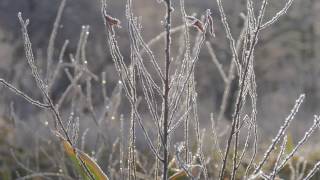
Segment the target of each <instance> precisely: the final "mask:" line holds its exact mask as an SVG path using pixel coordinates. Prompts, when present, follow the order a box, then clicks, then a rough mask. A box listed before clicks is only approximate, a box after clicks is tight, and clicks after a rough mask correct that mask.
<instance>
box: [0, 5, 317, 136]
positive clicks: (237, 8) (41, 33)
mask: <svg viewBox="0 0 320 180" xmlns="http://www.w3.org/2000/svg"><path fill="white" fill-rule="evenodd" d="M254 2H255V3H256V5H257V6H259V5H260V4H259V3H261V2H260V1H259V0H255V1H254ZM59 3H60V0H0V77H1V78H4V79H6V80H7V81H8V82H12V83H13V84H14V85H15V86H16V87H17V88H19V89H21V90H23V91H24V92H26V93H27V94H28V95H30V96H31V97H34V98H35V99H41V94H40V91H38V90H37V89H35V82H34V80H33V79H32V76H31V72H30V70H29V67H28V66H27V62H26V59H25V57H24V51H23V42H22V37H21V31H20V24H19V22H18V18H17V13H18V12H19V11H21V12H22V13H23V17H25V18H29V19H30V25H29V33H30V34H29V35H30V38H31V41H32V44H33V49H34V53H35V54H36V57H37V63H39V66H40V67H41V66H43V67H45V65H44V64H45V62H44V60H45V59H46V52H47V46H48V40H49V38H48V37H49V36H50V33H51V30H52V27H53V23H54V19H55V16H56V12H57V10H58V6H59ZM125 3H126V1H125V0H111V1H109V3H108V10H109V11H110V14H112V16H114V17H116V18H118V19H120V20H121V21H122V28H121V29H119V32H118V35H119V41H120V46H121V49H122V53H123V54H124V56H125V58H126V57H128V56H129V51H128V52H127V51H126V50H128V49H129V44H128V42H129V41H128V32H127V30H126V20H125ZM173 3H174V7H175V8H176V9H175V11H174V19H173V27H175V26H179V25H181V24H182V22H181V16H180V7H179V1H173ZM185 3H186V4H185V6H186V10H187V13H188V14H190V15H191V14H195V15H196V16H197V17H198V18H199V17H200V16H201V14H202V13H203V12H205V10H206V9H207V8H210V9H211V10H212V12H213V18H214V28H215V31H216V38H211V39H209V40H210V42H211V44H212V46H213V48H214V50H215V53H216V55H217V57H218V59H219V61H220V63H221V64H222V65H223V68H224V70H225V71H227V69H228V67H229V63H230V60H231V57H232V55H231V52H230V50H229V45H228V41H227V39H226V36H225V32H224V29H223V26H222V24H221V21H220V16H219V12H218V8H217V5H216V2H215V1H213V0H210V1H209V0H196V1H195V0H186V1H185ZM223 3H224V7H225V9H226V13H227V15H228V18H229V19H228V20H229V23H230V27H231V29H232V34H233V36H234V37H235V38H236V39H237V37H238V35H239V33H240V31H241V27H242V26H243V20H242V19H241V17H240V16H239V14H240V13H241V12H242V11H244V10H245V7H246V6H245V4H246V1H245V0H238V1H234V0H224V1H223ZM285 3H286V1H285V0H280V1H279V0H271V1H270V3H269V5H268V8H267V16H266V18H265V20H267V19H270V17H272V16H273V15H274V14H275V13H276V12H277V11H279V10H280V9H281V8H282V7H283V6H284V4H285ZM134 12H135V15H137V16H139V17H141V18H140V21H141V23H142V32H143V36H144V37H143V38H144V39H145V41H146V42H148V41H149V40H151V39H152V38H153V37H155V36H157V35H158V34H159V33H161V32H162V31H163V30H164V27H163V24H162V23H161V22H162V21H163V18H164V15H165V12H164V6H163V4H159V3H158V1H157V0H134ZM83 25H89V26H90V35H89V40H88V45H87V56H88V66H89V69H90V70H91V71H92V72H94V73H96V74H97V75H99V74H101V72H102V71H106V74H107V82H108V89H109V92H111V91H112V89H113V88H114V87H115V84H116V82H117V81H118V76H117V73H116V72H115V68H114V66H113V63H112V60H111V58H110V54H109V51H108V47H107V43H106V38H105V34H104V27H103V22H102V19H101V17H100V2H99V0H67V4H66V8H65V11H64V12H63V17H62V21H61V25H60V28H59V31H58V35H57V40H56V46H55V48H56V51H55V57H58V53H59V50H60V49H61V47H62V44H63V42H64V41H65V40H66V39H69V40H70V45H69V46H68V48H67V53H66V54H68V53H70V52H74V51H75V49H76V46H77V43H78V39H79V36H80V31H81V27H82V26H83ZM192 31H193V34H195V33H196V30H195V29H193V30H192ZM177 45H178V36H177V38H174V44H173V46H174V48H173V50H172V51H173V53H177V51H178V46H177ZM151 49H152V50H154V51H155V55H156V57H157V59H159V61H162V60H163V59H164V58H163V56H162V55H161V54H163V51H164V48H163V41H159V42H157V43H156V44H154V45H153V46H152V47H151ZM319 50H320V1H317V0H295V1H294V3H293V5H292V7H291V8H290V9H289V11H288V14H287V15H285V16H283V17H282V18H281V19H280V21H279V22H277V23H276V24H273V25H272V26H271V27H268V28H267V29H265V30H263V31H262V32H261V37H260V41H259V44H258V46H257V50H256V54H255V73H256V80H257V87H258V104H257V106H258V123H259V128H260V130H261V132H260V133H261V134H263V135H266V136H263V137H272V135H274V133H275V132H276V131H277V130H278V127H279V126H280V125H281V124H282V123H283V121H284V120H285V118H286V116H287V115H288V114H289V112H290V109H291V108H292V107H293V105H294V103H295V100H296V99H297V98H298V97H299V95H300V94H301V93H305V94H306V100H305V102H304V103H303V105H302V107H301V109H300V111H299V113H298V115H297V116H296V121H295V122H294V124H293V126H292V128H291V130H290V131H291V133H292V134H294V135H301V133H303V132H304V131H305V129H306V128H307V127H309V125H310V124H311V123H312V118H313V115H314V114H317V113H319V110H320V108H319V107H320V106H319V105H320V78H319V77H320V76H319V75H320V59H319V58H320V51H319ZM66 59H67V58H66ZM57 61H58V60H57V58H55V59H54V62H55V63H56V62H57ZM196 81H197V90H198V95H199V102H198V104H199V108H198V109H199V117H200V121H201V122H200V123H201V126H203V127H205V126H206V125H207V124H208V123H209V117H210V113H211V112H213V114H214V115H215V116H216V115H217V113H218V111H219V107H220V103H221V98H222V94H223V91H224V84H223V80H222V78H221V76H220V75H219V72H218V69H217V68H216V66H215V64H214V63H213V62H212V59H211V57H210V56H209V54H208V50H207V48H206V47H205V46H204V47H203V48H202V50H201V55H200V60H199V63H198V64H197V66H196ZM68 83H69V81H68V79H67V78H66V77H65V76H63V75H61V77H60V78H59V83H56V84H55V85H54V91H53V95H52V96H53V99H54V98H56V97H59V96H60V95H61V93H62V92H63V91H64V89H65V88H66V87H67V85H68ZM0 94H1V95H0V116H1V117H2V118H3V119H5V117H7V116H8V113H9V112H10V104H11V105H12V106H14V108H15V111H16V115H17V116H18V117H19V118H20V119H21V120H23V121H26V122H30V123H31V122H32V123H34V124H35V127H38V126H39V123H38V122H41V121H42V120H43V118H44V115H43V110H40V109H39V108H36V107H34V106H32V105H30V104H28V102H26V101H25V100H23V99H22V98H20V97H18V96H16V95H14V94H13V93H11V92H10V91H9V90H8V89H6V88H3V87H0ZM93 94H94V96H93V101H94V104H95V105H97V106H98V105H99V104H101V103H102V102H100V96H99V95H96V96H95V93H93ZM235 95H236V85H234V86H233V88H232V91H231V97H230V98H229V100H228V101H229V104H232V102H234V100H235V99H234V96H235ZM123 99H125V98H123ZM119 112H120V113H124V114H126V113H128V112H129V110H128V109H127V108H126V106H125V105H121V106H120V109H119ZM232 112H233V106H232V105H229V106H228V107H227V111H226V114H225V118H224V120H223V121H224V122H223V123H228V122H229V121H230V118H231V114H232ZM2 121H6V120H1V123H0V126H3V127H1V128H9V127H6V125H5V123H4V122H2ZM32 123H31V124H32ZM0 132H1V130H0ZM270 135H271V136H270Z"/></svg>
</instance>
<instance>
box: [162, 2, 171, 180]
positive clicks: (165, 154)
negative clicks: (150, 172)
mask: <svg viewBox="0 0 320 180" xmlns="http://www.w3.org/2000/svg"><path fill="white" fill-rule="evenodd" d="M165 3H166V7H167V16H166V42H165V43H166V48H165V56H166V59H165V61H166V62H165V77H164V78H165V79H164V87H163V91H164V95H163V99H164V102H163V106H164V109H163V111H164V112H163V178H162V179H163V180H167V179H168V129H169V127H168V121H169V89H170V88H169V84H170V80H169V70H170V44H171V32H170V29H171V12H172V9H171V0H166V1H165Z"/></svg>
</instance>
